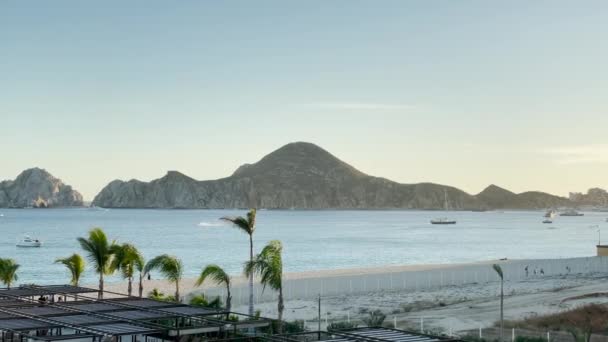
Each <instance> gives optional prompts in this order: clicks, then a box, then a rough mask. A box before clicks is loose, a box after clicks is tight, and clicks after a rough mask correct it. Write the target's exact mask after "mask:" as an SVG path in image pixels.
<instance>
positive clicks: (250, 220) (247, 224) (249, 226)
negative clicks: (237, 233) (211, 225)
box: [221, 209, 256, 316]
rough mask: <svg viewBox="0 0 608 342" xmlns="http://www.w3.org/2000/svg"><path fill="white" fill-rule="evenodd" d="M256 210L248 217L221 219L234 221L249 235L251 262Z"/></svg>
mask: <svg viewBox="0 0 608 342" xmlns="http://www.w3.org/2000/svg"><path fill="white" fill-rule="evenodd" d="M255 214H256V210H255V209H251V210H250V211H249V212H248V213H247V218H245V217H242V216H239V217H222V218H221V220H224V221H227V222H230V223H232V224H233V225H234V226H235V227H236V228H238V229H240V230H241V231H242V232H244V233H247V235H249V262H253V233H254V232H255ZM249 316H253V272H252V273H251V274H250V275H249Z"/></svg>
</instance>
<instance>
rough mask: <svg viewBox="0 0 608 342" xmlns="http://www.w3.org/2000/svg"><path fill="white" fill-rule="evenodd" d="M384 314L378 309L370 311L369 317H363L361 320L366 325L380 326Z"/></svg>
mask: <svg viewBox="0 0 608 342" xmlns="http://www.w3.org/2000/svg"><path fill="white" fill-rule="evenodd" d="M385 318H386V315H385V314H384V313H382V311H380V310H373V311H370V313H369V317H367V318H364V319H363V320H362V321H363V323H365V325H367V326H368V327H381V326H382V323H384V319H385Z"/></svg>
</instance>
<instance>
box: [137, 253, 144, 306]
mask: <svg viewBox="0 0 608 342" xmlns="http://www.w3.org/2000/svg"><path fill="white" fill-rule="evenodd" d="M140 257H141V258H138V259H136V260H135V269H136V270H137V272H138V273H139V298H142V297H143V295H144V277H145V276H146V274H145V272H144V267H145V265H146V260H145V259H144V257H143V255H141V254H140Z"/></svg>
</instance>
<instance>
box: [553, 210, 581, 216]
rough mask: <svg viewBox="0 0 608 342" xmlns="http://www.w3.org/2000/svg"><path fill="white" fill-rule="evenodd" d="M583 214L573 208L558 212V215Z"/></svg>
mask: <svg viewBox="0 0 608 342" xmlns="http://www.w3.org/2000/svg"><path fill="white" fill-rule="evenodd" d="M584 215H585V214H583V213H580V212H578V211H576V210H574V209H568V210H566V211H564V212H563V213H561V214H559V216H584Z"/></svg>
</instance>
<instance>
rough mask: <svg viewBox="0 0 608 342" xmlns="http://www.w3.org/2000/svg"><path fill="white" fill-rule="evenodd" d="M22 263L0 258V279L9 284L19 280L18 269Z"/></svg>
mask: <svg viewBox="0 0 608 342" xmlns="http://www.w3.org/2000/svg"><path fill="white" fill-rule="evenodd" d="M19 267H20V265H19V264H18V263H17V262H15V260H13V259H0V281H2V283H4V284H5V285H7V286H10V285H11V284H12V283H13V282H14V281H17V280H18V279H19V277H18V276H17V270H18V269H19Z"/></svg>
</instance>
